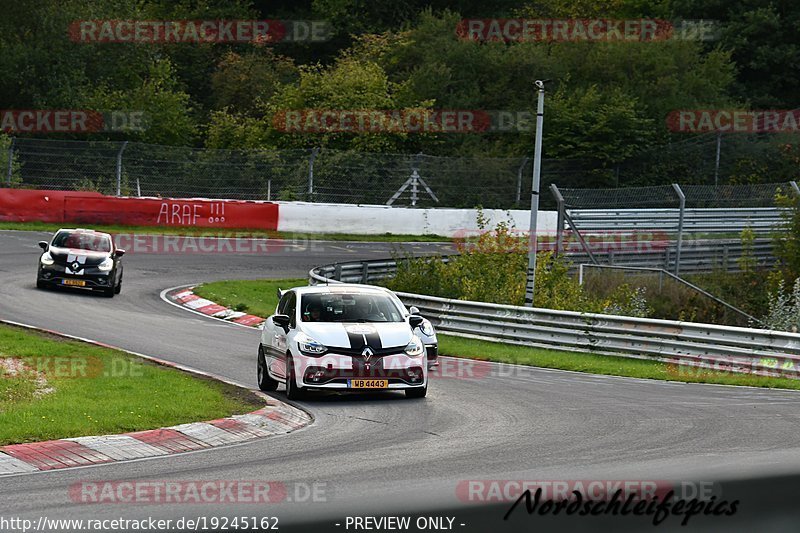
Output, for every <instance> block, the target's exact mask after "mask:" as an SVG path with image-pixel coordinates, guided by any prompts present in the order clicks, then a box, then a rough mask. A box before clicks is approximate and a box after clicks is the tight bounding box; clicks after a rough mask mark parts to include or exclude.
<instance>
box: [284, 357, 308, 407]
mask: <svg viewBox="0 0 800 533" xmlns="http://www.w3.org/2000/svg"><path fill="white" fill-rule="evenodd" d="M286 397H287V398H289V399H290V400H302V399H304V398H305V397H306V391H305V390H304V389H302V388H301V387H298V386H297V381H295V375H294V360H293V359H292V356H291V355H289V354H286Z"/></svg>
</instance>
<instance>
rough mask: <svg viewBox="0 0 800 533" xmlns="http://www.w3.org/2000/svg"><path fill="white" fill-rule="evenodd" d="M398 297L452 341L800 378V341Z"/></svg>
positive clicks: (332, 270) (335, 277)
mask: <svg viewBox="0 0 800 533" xmlns="http://www.w3.org/2000/svg"><path fill="white" fill-rule="evenodd" d="M392 263H394V262H393V261H362V262H353V263H340V264H336V265H325V266H322V267H317V268H314V269H312V270H311V271H310V272H309V283H310V284H312V285H313V284H317V283H321V282H328V283H330V282H333V283H336V282H350V283H370V282H374V281H377V280H380V279H385V278H386V277H389V276H390V275H391V274H389V272H390V270H391V267H390V264H392ZM364 274H366V277H364ZM397 295H398V296H399V297H400V299H401V300H402V301H403V303H405V304H406V305H407V306H412V305H413V306H416V307H417V308H418V309H419V310H420V313H421V314H422V315H424V316H425V317H426V318H428V319H429V320H430V321H431V322H432V323H433V324H434V326H435V327H436V328H437V329H438V330H439V331H441V332H444V333H449V334H454V335H459V336H466V337H474V338H480V339H485V340H489V341H494V342H503V343H509V344H520V345H526V346H536V347H541V348H552V349H558V350H568V351H580V352H590V353H595V354H603V355H614V356H623V357H630V358H637V359H650V360H658V361H662V362H665V363H672V364H679V365H684V366H693V367H699V368H705V369H714V370H723V371H732V372H742V373H750V374H758V375H765V376H784V377H794V378H797V377H800V334H797V333H787V332H781V331H770V330H761V329H752V328H739V327H729V326H718V325H713V324H698V323H692V322H678V321H672V320H656V319H648V318H634V317H625V316H614V315H601V314H593V313H578V312H574V311H556V310H551V309H537V308H529V307H519V306H511V305H498V304H490V303H483V302H469V301H462V300H451V299H446V298H438V297H435V296H425V295H421V294H411V293H402V292H398V293H397Z"/></svg>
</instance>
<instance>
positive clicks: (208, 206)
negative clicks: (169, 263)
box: [0, 189, 278, 230]
mask: <svg viewBox="0 0 800 533" xmlns="http://www.w3.org/2000/svg"><path fill="white" fill-rule="evenodd" d="M0 220H3V221H13V222H30V221H41V222H73V223H79V224H87V225H90V224H121V225H129V226H164V227H203V228H227V229H233V228H251V229H262V230H277V229H278V204H272V203H268V202H248V201H238V200H207V199H173V198H118V197H115V196H103V195H102V194H99V193H91V192H76V191H36V190H27V189H0Z"/></svg>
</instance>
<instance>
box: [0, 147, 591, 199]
mask: <svg viewBox="0 0 800 533" xmlns="http://www.w3.org/2000/svg"><path fill="white" fill-rule="evenodd" d="M2 160H3V161H10V162H11V163H12V164H9V165H5V167H4V168H3V169H2V171H4V172H5V180H4V181H5V185H6V186H13V187H25V188H37V189H57V190H73V189H77V190H93V191H98V192H102V193H106V194H122V195H127V196H178V197H216V198H232V199H242V200H304V201H315V202H336V203H354V204H356V203H359V204H389V205H415V206H439V207H475V206H476V205H482V206H484V207H487V208H513V207H518V206H521V207H523V208H524V207H525V206H527V205H529V198H530V182H531V179H530V176H531V172H532V166H531V164H532V163H531V161H530V159H529V158H527V157H521V158H482V157H440V156H432V155H424V154H416V155H410V154H380V153H358V152H349V151H337V150H328V149H311V150H206V149H194V148H186V147H175V146H160V145H153V144H143V143H136V142H111V141H58V140H49V139H28V138H15V139H12V142H11V145H10V146H9V147H8V148H7V152H6V153H4V154H2ZM592 172H593V170H592V168H591V166H590V165H588V164H584V163H582V162H581V161H557V160H552V161H547V164H546V170H545V173H544V176H543V180H544V181H543V182H544V183H545V184H549V183H555V182H558V183H559V184H563V185H567V186H578V185H580V184H581V183H585V182H586V179H588V177H587V176H589V175H590V174H591V173H592ZM554 207H555V203H554V202H553V201H552V199H548V200H546V201H545V202H544V204H543V208H550V209H552V208H554Z"/></svg>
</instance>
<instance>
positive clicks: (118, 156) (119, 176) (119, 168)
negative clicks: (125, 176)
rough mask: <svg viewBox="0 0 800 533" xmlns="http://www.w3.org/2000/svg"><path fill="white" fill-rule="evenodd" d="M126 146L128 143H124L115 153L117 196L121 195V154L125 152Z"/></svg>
mask: <svg viewBox="0 0 800 533" xmlns="http://www.w3.org/2000/svg"><path fill="white" fill-rule="evenodd" d="M126 146H128V141H124V142H123V143H122V146H121V147H120V149H119V152H117V196H121V195H122V152H124V151H125V147H126Z"/></svg>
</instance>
